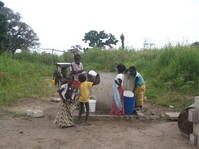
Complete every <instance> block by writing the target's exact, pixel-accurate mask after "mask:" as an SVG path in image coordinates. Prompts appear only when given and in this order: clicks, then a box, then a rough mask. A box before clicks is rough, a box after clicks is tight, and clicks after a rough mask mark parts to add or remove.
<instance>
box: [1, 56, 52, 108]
mask: <svg viewBox="0 0 199 149" xmlns="http://www.w3.org/2000/svg"><path fill="white" fill-rule="evenodd" d="M51 74H52V66H50V65H45V64H38V63H30V62H25V61H20V60H16V59H13V58H12V57H11V56H10V55H7V54H4V55H1V56H0V86H1V90H0V105H9V104H12V103H14V102H15V101H16V99H18V98H26V97H33V98H39V97H48V96H50V95H51V94H52V90H51V88H50V87H48V81H47V80H48V78H49V76H51ZM49 82H50V81H49Z"/></svg>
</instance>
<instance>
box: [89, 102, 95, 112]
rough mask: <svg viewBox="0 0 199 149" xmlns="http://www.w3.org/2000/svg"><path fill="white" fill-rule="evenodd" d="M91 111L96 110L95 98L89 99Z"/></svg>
mask: <svg viewBox="0 0 199 149" xmlns="http://www.w3.org/2000/svg"><path fill="white" fill-rule="evenodd" d="M89 111H90V112H95V111H96V100H94V99H92V100H89Z"/></svg>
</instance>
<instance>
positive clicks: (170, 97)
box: [0, 46, 199, 110]
mask: <svg viewBox="0 0 199 149" xmlns="http://www.w3.org/2000/svg"><path fill="white" fill-rule="evenodd" d="M81 58H82V62H83V65H84V68H85V70H90V69H94V70H96V71H98V72H114V71H115V66H116V65H117V64H119V63H123V64H125V65H126V66H127V67H129V66H132V65H135V66H136V67H137V70H138V71H139V72H140V73H141V74H142V75H143V77H144V79H145V81H146V96H147V101H148V102H151V103H155V104H158V105H162V106H167V107H169V105H172V106H174V107H175V109H177V110H181V109H183V108H185V107H186V106H188V105H190V104H192V102H193V97H194V96H196V95H199V90H198V88H199V87H198V86H199V69H198V68H199V47H189V46H187V47H183V46H177V47H165V48H162V49H153V50H140V51H135V50H123V49H120V50H100V49H90V50H88V51H87V52H86V53H82V54H81ZM72 61H73V55H72V54H71V53H65V54H64V55H63V56H53V55H51V54H46V53H42V54H38V53H33V54H32V53H29V52H23V53H20V54H17V55H15V56H10V55H6V54H5V55H0V86H1V90H0V105H2V104H10V103H13V102H14V101H15V99H17V98H22V97H36V98H37V97H43V96H50V95H51V94H52V93H54V91H52V88H50V87H49V86H48V85H47V82H49V79H50V78H51V77H52V72H53V68H54V62H72Z"/></svg>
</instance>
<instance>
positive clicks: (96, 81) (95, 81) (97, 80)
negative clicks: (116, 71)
mask: <svg viewBox="0 0 199 149" xmlns="http://www.w3.org/2000/svg"><path fill="white" fill-rule="evenodd" d="M99 83H100V76H99V74H97V75H96V77H95V80H94V82H93V85H97V84H99Z"/></svg>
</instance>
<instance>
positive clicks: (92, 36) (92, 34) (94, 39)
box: [83, 30, 118, 48]
mask: <svg viewBox="0 0 199 149" xmlns="http://www.w3.org/2000/svg"><path fill="white" fill-rule="evenodd" d="M83 41H85V43H87V41H89V46H90V47H97V48H105V46H108V47H109V48H112V45H116V44H117V42H118V40H117V39H116V38H115V36H114V35H112V34H111V33H109V34H107V33H105V32H104V31H100V32H97V31H96V30H91V31H89V32H88V33H85V35H84V39H83Z"/></svg>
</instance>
